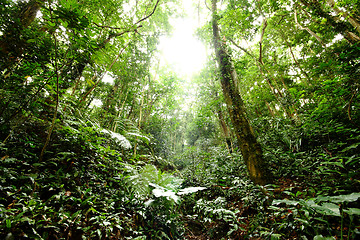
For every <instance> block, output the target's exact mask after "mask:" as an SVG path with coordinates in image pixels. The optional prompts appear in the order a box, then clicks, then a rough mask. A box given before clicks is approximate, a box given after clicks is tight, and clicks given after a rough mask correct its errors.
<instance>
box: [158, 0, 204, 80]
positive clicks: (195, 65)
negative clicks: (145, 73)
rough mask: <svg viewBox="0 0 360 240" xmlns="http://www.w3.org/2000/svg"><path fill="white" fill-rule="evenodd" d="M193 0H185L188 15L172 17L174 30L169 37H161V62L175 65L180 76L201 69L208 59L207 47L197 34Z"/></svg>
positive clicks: (188, 74) (175, 69) (189, 74)
mask: <svg viewBox="0 0 360 240" xmlns="http://www.w3.org/2000/svg"><path fill="white" fill-rule="evenodd" d="M193 2H194V1H193V0H183V6H184V9H185V11H186V13H187V14H188V16H186V17H184V18H181V19H172V20H171V24H172V26H173V28H174V32H173V34H172V35H171V36H169V37H163V38H161V39H160V45H159V50H160V51H161V57H162V59H161V60H160V64H162V65H167V64H169V65H170V66H172V67H173V69H174V71H175V72H176V73H177V74H179V75H180V76H191V75H192V74H193V73H196V72H198V71H199V70H201V68H202V67H203V65H204V64H205V61H206V47H205V46H204V44H203V43H201V42H200V41H199V40H198V39H197V38H196V36H194V34H195V30H196V28H197V27H198V19H197V11H196V10H195V9H194V7H193V6H192V5H193Z"/></svg>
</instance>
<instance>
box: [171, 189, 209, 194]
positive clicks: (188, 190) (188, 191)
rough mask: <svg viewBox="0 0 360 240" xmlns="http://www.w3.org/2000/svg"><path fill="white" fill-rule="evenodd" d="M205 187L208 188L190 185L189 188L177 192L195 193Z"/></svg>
mask: <svg viewBox="0 0 360 240" xmlns="http://www.w3.org/2000/svg"><path fill="white" fill-rule="evenodd" d="M204 189H206V187H188V188H184V189H181V190H180V191H179V192H178V193H177V194H178V195H184V194H189V193H194V192H197V191H202V190H204Z"/></svg>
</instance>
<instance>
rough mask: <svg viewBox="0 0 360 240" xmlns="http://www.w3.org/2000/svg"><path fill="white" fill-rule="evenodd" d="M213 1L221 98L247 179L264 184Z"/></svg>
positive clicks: (266, 177) (264, 173)
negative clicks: (237, 143)
mask: <svg viewBox="0 0 360 240" xmlns="http://www.w3.org/2000/svg"><path fill="white" fill-rule="evenodd" d="M216 3H217V0H212V14H213V22H212V27H213V40H214V47H215V53H216V57H217V61H218V64H219V70H220V78H221V86H222V89H223V94H224V97H225V102H226V104H227V107H228V111H229V115H230V118H231V121H232V123H233V125H234V128H235V134H236V137H237V139H238V141H239V146H240V150H241V153H242V156H243V158H244V162H245V164H246V167H247V169H248V172H249V175H250V179H251V180H252V181H253V182H254V183H256V184H260V185H264V184H266V183H268V182H270V173H269V171H268V169H267V165H266V163H265V161H264V158H263V154H262V149H261V146H260V144H259V143H258V142H257V139H256V137H255V134H254V131H253V130H252V128H251V126H250V123H249V121H248V119H247V117H246V112H245V105H244V102H243V100H242V98H241V96H240V93H239V90H238V88H237V87H236V86H235V83H236V82H237V81H236V80H237V79H236V77H237V76H236V72H235V69H234V67H233V65H232V62H231V58H230V56H229V54H228V53H227V52H226V50H225V47H224V46H223V44H222V42H221V39H220V36H219V27H218V23H217V15H216V13H217V9H216Z"/></svg>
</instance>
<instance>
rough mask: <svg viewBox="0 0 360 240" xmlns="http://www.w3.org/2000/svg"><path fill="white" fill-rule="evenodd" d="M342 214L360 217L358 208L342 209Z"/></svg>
mask: <svg viewBox="0 0 360 240" xmlns="http://www.w3.org/2000/svg"><path fill="white" fill-rule="evenodd" d="M344 212H346V213H347V214H349V215H358V216H360V209H359V208H349V209H344Z"/></svg>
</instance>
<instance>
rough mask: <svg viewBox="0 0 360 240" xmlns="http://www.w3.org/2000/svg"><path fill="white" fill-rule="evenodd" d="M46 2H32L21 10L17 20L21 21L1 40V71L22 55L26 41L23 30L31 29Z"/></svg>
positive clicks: (14, 24)
mask: <svg viewBox="0 0 360 240" xmlns="http://www.w3.org/2000/svg"><path fill="white" fill-rule="evenodd" d="M44 2H45V0H30V1H29V2H28V3H27V4H25V5H24V6H23V7H21V9H20V10H19V13H18V14H17V16H15V17H16V18H18V19H19V21H16V20H15V21H14V23H13V24H12V25H11V26H8V28H7V29H6V30H5V32H4V35H3V36H2V37H1V38H0V62H3V63H4V64H3V63H1V64H0V70H4V69H6V68H8V67H11V66H12V64H13V63H14V62H16V60H17V59H18V58H19V57H20V56H21V55H22V53H23V49H24V45H25V43H26V41H25V40H23V39H22V38H21V34H22V30H23V29H25V28H27V27H29V25H30V24H31V23H32V22H33V21H34V19H35V18H36V14H37V13H38V12H39V10H40V8H41V5H42V4H43V3H44Z"/></svg>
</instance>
